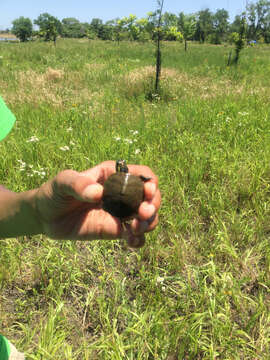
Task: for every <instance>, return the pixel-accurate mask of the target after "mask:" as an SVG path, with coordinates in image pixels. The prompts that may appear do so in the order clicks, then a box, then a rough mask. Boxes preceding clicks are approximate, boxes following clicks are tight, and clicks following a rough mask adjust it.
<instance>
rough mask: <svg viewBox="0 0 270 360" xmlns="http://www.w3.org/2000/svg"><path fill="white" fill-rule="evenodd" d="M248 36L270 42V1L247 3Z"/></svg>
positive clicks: (260, 0)
mask: <svg viewBox="0 0 270 360" xmlns="http://www.w3.org/2000/svg"><path fill="white" fill-rule="evenodd" d="M246 10H247V20H248V38H249V39H255V40H258V39H259V38H260V37H263V38H264V41H265V42H267V43H269V42H270V1H267V0H259V1H258V2H257V3H249V4H248V5H247V9H246Z"/></svg>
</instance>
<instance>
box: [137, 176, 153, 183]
mask: <svg viewBox="0 0 270 360" xmlns="http://www.w3.org/2000/svg"><path fill="white" fill-rule="evenodd" d="M139 178H140V179H141V180H142V181H143V182H147V181H149V180H151V179H152V178H151V177H146V176H143V175H140V176H139Z"/></svg>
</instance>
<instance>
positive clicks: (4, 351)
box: [0, 335, 10, 360]
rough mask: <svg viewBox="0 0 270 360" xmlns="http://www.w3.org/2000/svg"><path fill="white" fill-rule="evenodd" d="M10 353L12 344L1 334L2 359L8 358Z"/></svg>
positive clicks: (0, 357)
mask: <svg viewBox="0 0 270 360" xmlns="http://www.w3.org/2000/svg"><path fill="white" fill-rule="evenodd" d="M9 355H10V345H9V342H8V340H7V339H6V338H5V337H4V336H3V335H0V360H8V359H9Z"/></svg>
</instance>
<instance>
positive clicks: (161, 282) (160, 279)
mask: <svg viewBox="0 0 270 360" xmlns="http://www.w3.org/2000/svg"><path fill="white" fill-rule="evenodd" d="M164 280H165V279H164V277H161V276H158V277H157V280H156V282H157V284H163V282H164Z"/></svg>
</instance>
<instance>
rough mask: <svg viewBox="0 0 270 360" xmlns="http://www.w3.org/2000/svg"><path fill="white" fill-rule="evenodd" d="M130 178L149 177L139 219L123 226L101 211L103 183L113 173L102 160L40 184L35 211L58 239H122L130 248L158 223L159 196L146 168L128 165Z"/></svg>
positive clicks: (110, 164)
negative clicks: (83, 169) (81, 169)
mask: <svg viewBox="0 0 270 360" xmlns="http://www.w3.org/2000/svg"><path fill="white" fill-rule="evenodd" d="M128 168H129V172H130V173H131V174H133V175H143V176H145V177H151V180H150V181H147V182H146V183H145V184H144V195H145V200H144V201H143V202H142V204H141V205H140V207H139V211H138V217H137V218H136V219H133V220H132V221H131V223H130V224H123V223H121V221H120V220H119V219H118V218H116V217H113V216H111V215H110V214H109V213H107V212H106V211H104V210H103V209H102V195H103V186H102V185H103V184H104V182H105V180H106V179H107V178H108V177H109V176H110V175H111V174H113V173H114V172H115V162H114V161H105V162H103V163H101V164H99V165H97V166H95V167H93V168H92V169H89V170H87V171H84V172H80V173H79V172H76V171H74V170H65V171H62V172H60V173H59V174H58V175H57V176H56V177H55V178H54V179H53V180H51V181H49V182H47V183H45V184H44V185H42V186H41V187H40V188H39V189H38V190H37V193H36V196H35V199H36V208H37V211H38V214H39V221H40V223H41V226H42V229H43V231H42V232H44V233H45V234H47V235H48V236H50V237H51V238H57V239H76V240H92V239H116V238H125V239H126V240H127V241H128V244H129V245H130V246H131V247H141V246H143V244H144V233H145V232H148V231H151V230H153V229H154V228H155V227H156V225H157V223H158V209H159V207H160V202H161V196H160V191H159V190H158V180H157V177H156V176H155V174H154V173H153V172H152V171H151V170H150V168H149V167H147V166H141V165H128Z"/></svg>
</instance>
